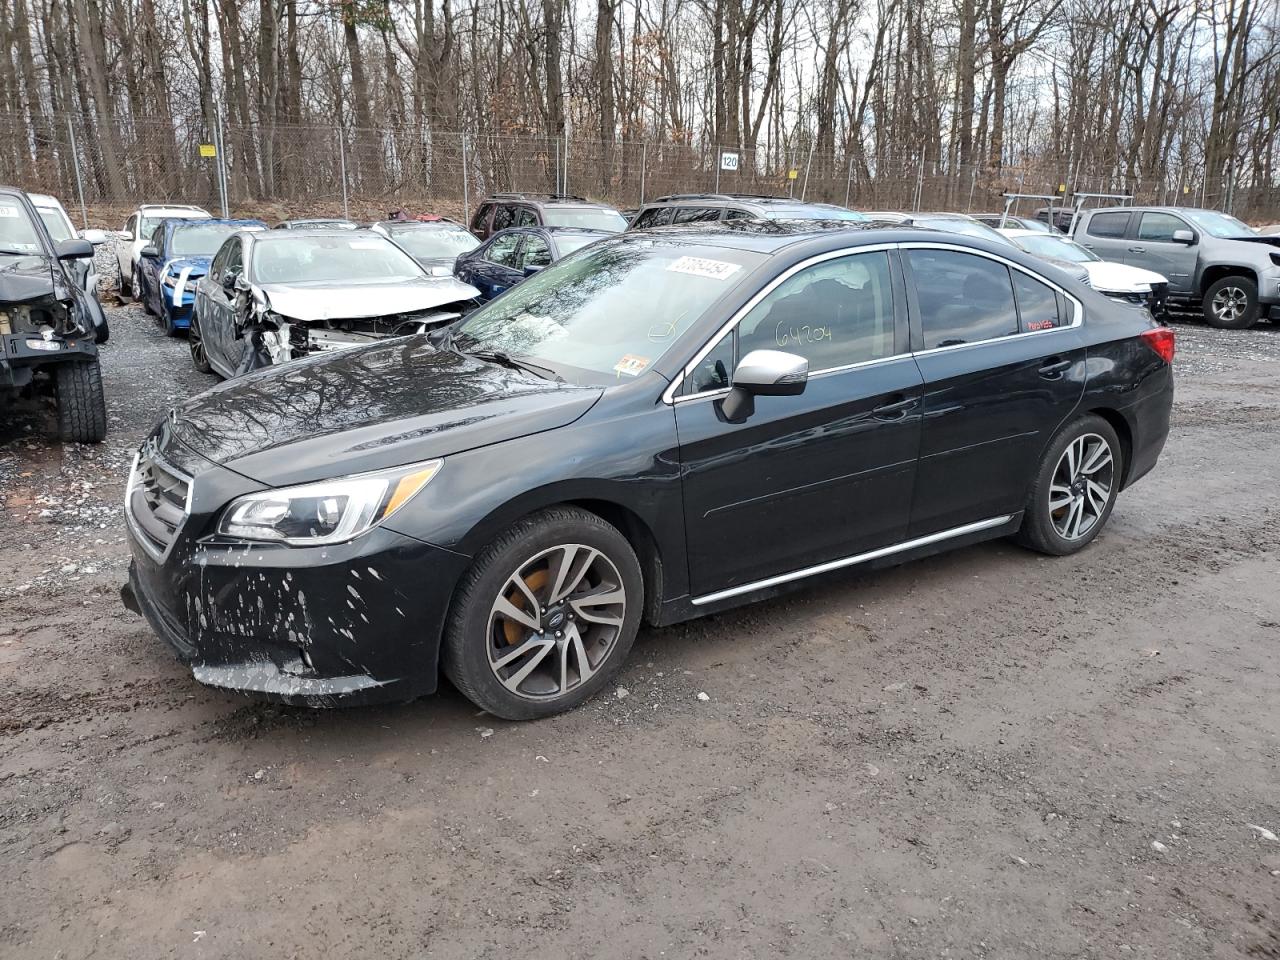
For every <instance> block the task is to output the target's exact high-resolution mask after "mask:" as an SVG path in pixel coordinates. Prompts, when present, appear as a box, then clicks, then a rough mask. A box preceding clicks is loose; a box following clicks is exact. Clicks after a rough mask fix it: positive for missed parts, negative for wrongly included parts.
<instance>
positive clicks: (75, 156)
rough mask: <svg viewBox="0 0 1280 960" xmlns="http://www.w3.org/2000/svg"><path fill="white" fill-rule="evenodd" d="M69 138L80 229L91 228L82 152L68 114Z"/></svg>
mask: <svg viewBox="0 0 1280 960" xmlns="http://www.w3.org/2000/svg"><path fill="white" fill-rule="evenodd" d="M67 137H68V138H69V140H70V143H71V166H72V168H73V169H74V170H75V172H76V193H77V194H79V196H80V227H81V229H86V228H87V227H88V226H89V212H88V211H87V210H86V209H85V206H84V183H83V181H82V180H81V179H80V151H79V150H77V149H76V133H75V130H74V129H72V126H71V114H67Z"/></svg>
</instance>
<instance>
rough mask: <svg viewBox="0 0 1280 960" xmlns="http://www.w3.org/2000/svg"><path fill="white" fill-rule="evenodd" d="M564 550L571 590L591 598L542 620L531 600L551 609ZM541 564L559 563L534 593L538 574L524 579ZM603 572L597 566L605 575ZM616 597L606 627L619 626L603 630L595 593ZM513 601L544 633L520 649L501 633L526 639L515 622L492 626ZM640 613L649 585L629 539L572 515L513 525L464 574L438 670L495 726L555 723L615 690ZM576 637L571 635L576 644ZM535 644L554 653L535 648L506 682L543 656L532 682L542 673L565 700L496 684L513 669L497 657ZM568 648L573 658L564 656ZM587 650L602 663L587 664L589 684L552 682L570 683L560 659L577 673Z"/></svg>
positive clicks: (541, 516)
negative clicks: (551, 719)
mask: <svg viewBox="0 0 1280 960" xmlns="http://www.w3.org/2000/svg"><path fill="white" fill-rule="evenodd" d="M575 548H576V549H575ZM582 548H587V550H588V551H598V557H595V558H593V559H590V562H585V561H586V560H587V559H588V558H592V557H593V554H592V553H590V552H586V553H584V552H582ZM565 549H574V550H575V552H573V553H569V554H564V556H565V557H566V558H567V561H566V562H565V563H564V564H563V566H564V567H567V568H568V576H567V577H566V578H565V579H566V582H567V581H569V580H574V581H575V582H576V583H580V584H582V585H583V586H584V587H585V588H586V589H583V590H582V591H581V592H579V591H578V590H574V591H572V592H571V593H570V594H569V596H568V597H567V598H566V599H565V600H564V601H562V602H561V603H559V604H551V605H550V606H549V608H548V612H547V613H543V614H542V616H541V617H539V616H538V613H539V611H536V610H534V611H528V606H529V600H528V599H526V598H528V597H529V595H530V592H532V593H535V594H540V596H539V597H538V599H539V600H541V601H544V602H545V601H546V600H548V599H550V598H551V593H552V591H553V590H554V589H555V587H556V582H555V581H556V580H557V579H558V578H557V576H556V568H555V567H553V564H554V563H555V562H556V559H558V558H559V555H558V554H557V552H558V551H563V550H565ZM543 557H552V558H554V559H549V560H548V566H547V570H546V572H545V573H544V574H543V575H542V577H541V578H540V579H539V582H538V583H537V584H536V585H535V583H534V581H535V577H536V576H537V574H536V572H535V573H534V574H533V575H526V571H527V570H529V569H530V568H531V566H533V565H536V564H537V563H539V562H540V560H541V558H543ZM580 563H581V564H583V572H582V574H580V575H579V576H578V577H577V578H574V576H573V573H574V570H575V568H576V567H577V566H578V565H579V564H580ZM596 564H599V567H598V568H597V566H596ZM598 569H599V570H604V571H608V575H607V577H599V578H598V579H599V582H598V583H596V584H594V585H593V584H591V583H590V582H589V581H590V580H591V579H592V578H593V577H595V576H596V573H597V570H598ZM615 575H616V576H615ZM516 577H520V578H521V580H522V582H523V583H524V584H525V585H526V586H528V587H529V591H525V592H523V593H521V592H520V591H517V590H516V589H515V588H514V586H513V584H514V581H515V578H516ZM615 580H616V583H615V582H614V581H615ZM619 588H620V590H621V591H622V594H623V599H622V600H621V601H618V602H614V603H611V604H609V606H610V609H609V610H608V611H607V618H608V619H609V620H617V621H618V622H617V623H610V624H608V625H604V626H602V625H601V624H602V623H604V622H605V619H604V617H601V619H596V617H597V616H600V615H601V614H605V613H606V611H604V610H603V608H602V607H599V606H596V605H595V604H592V603H589V602H588V601H589V600H590V598H591V597H592V595H593V593H592V592H593V591H596V593H595V595H597V596H604V595H606V594H608V595H610V596H616V595H617V590H618V589H619ZM508 591H510V592H508ZM609 591H613V592H612V593H610V592H609ZM575 596H576V597H578V598H579V599H578V600H577V601H573V598H574V597H575ZM512 597H514V598H515V600H514V602H515V603H516V605H517V607H518V608H519V610H520V612H525V611H528V612H532V613H533V614H534V616H535V618H536V619H538V621H539V624H540V626H541V627H542V628H543V629H544V631H545V633H536V630H537V628H533V627H530V628H528V633H527V635H526V636H525V637H524V638H523V639H513V638H512V634H511V633H510V632H501V631H507V630H509V629H510V628H515V630H516V631H519V630H520V629H522V628H520V626H519V625H518V624H517V623H516V621H514V620H511V619H510V618H507V619H506V620H495V617H502V614H501V613H499V604H501V603H503V602H504V601H506V603H507V605H508V607H509V605H510V603H511V601H510V600H509V599H507V598H512ZM571 601H573V602H571ZM584 608H585V609H593V610H594V611H595V613H594V614H592V616H591V617H588V616H587V614H585V613H584V612H583V611H584ZM618 608H620V609H618ZM643 609H644V577H643V575H642V574H641V571H640V564H639V561H637V559H636V555H635V551H634V550H632V548H631V544H630V543H628V542H627V539H626V538H625V537H624V536H623V535H622V534H621V533H619V532H618V530H617V529H615V528H614V527H613V526H611V525H610V524H608V523H606V522H605V521H604V520H602V519H601V518H600V517H598V516H596V515H595V514H593V513H588V512H587V511H585V510H580V509H577V508H575V507H552V508H549V509H546V510H542V511H539V512H538V513H535V514H532V515H530V516H528V517H525V518H524V519H522V520H520V521H518V522H516V523H515V524H513V525H512V526H511V527H510V528H509V529H508V530H507V531H506V532H504V533H503V534H501V535H500V536H499V537H498V538H497V539H496V540H494V541H493V542H492V543H490V544H489V545H488V546H486V547H485V548H484V549H483V550H481V551H480V552H479V554H478V555H477V556H476V558H475V560H474V562H473V563H472V564H471V567H470V568H469V569H468V570H467V572H466V573H465V574H463V577H462V579H461V581H460V582H459V584H458V587H457V590H456V591H455V592H454V597H453V603H452V605H451V606H450V609H449V615H448V618H447V620H446V623H445V630H444V643H443V647H442V650H441V666H442V668H443V670H444V673H445V675H446V676H447V677H448V678H449V679H450V680H451V681H453V684H454V686H456V687H457V688H458V689H459V690H460V691H461V692H462V693H463V695H464V696H466V697H467V699H468V700H470V701H471V702H473V703H475V704H476V705H477V706H480V707H483V708H484V709H485V710H487V711H489V712H490V713H492V714H493V715H494V716H497V717H502V718H503V719H505V720H533V719H537V718H539V717H548V716H551V715H553V714H557V713H561V712H563V711H565V710H571V709H572V708H574V707H576V706H578V704H580V703H582V702H583V701H585V700H587V699H589V698H590V697H592V696H594V695H595V694H596V693H597V692H599V691H600V690H601V689H602V688H604V687H605V686H607V685H608V684H609V682H610V681H611V680H612V679H613V677H614V676H615V675H616V674H617V672H618V671H619V670H620V669H621V668H622V665H623V663H624V662H625V661H626V658H627V654H628V652H629V651H630V649H631V644H632V643H633V642H634V640H635V637H636V631H637V630H638V629H639V627H640V618H641V612H642V610H643ZM574 613H576V614H577V617H576V620H575V618H574V617H573V616H572V614H574ZM566 618H567V619H566ZM499 624H500V627H498V625H499ZM561 624H563V626H564V627H565V630H564V634H565V639H564V640H557V639H556V637H555V633H556V629H555V628H556V627H557V626H559V625H561ZM496 627H497V628H496ZM570 630H573V631H574V633H572V634H571V633H570ZM579 630H581V632H578V631H579ZM535 634H536V636H535ZM611 634H612V635H611ZM610 635H611V636H610ZM571 636H581V637H582V640H581V642H580V643H579V644H577V645H575V644H574V643H572V642H571V641H570V639H569V637H571ZM503 644H507V645H508V646H504V645H503ZM530 644H543V645H546V646H548V649H547V650H545V651H544V650H543V649H542V647H540V646H535V647H534V648H533V650H532V652H531V653H530V654H529V655H528V656H527V658H521V659H518V660H515V661H513V662H512V664H511V666H510V668H509V672H508V675H507V676H508V682H511V680H512V679H513V675H515V674H518V673H519V671H520V669H521V668H523V667H524V666H525V665H526V664H527V663H529V662H530V660H532V659H534V657H535V656H538V655H539V654H540V655H541V659H540V660H539V661H538V667H537V668H536V669H535V670H534V671H533V674H530V675H529V678H530V679H534V680H537V679H540V678H541V674H540V671H542V670H544V669H545V670H547V671H550V674H551V679H549V680H547V682H548V683H550V684H551V685H552V686H554V687H556V688H557V690H558V691H559V692H551V693H549V694H535V693H528V692H526V693H518V692H514V691H513V690H512V689H509V688H508V687H507V686H506V685H504V683H503V681H502V680H500V679H499V676H498V674H499V670H501V669H508V668H506V667H499V666H495V663H494V657H495V656H496V657H497V658H498V659H501V658H502V657H504V656H510V655H511V654H514V653H515V652H516V651H517V650H518V649H519V648H520V647H521V646H526V645H530ZM597 644H600V646H599V647H597ZM566 647H567V648H568V653H565V652H564V648H566ZM575 647H576V649H575ZM581 650H587V651H592V650H596V651H597V652H599V653H600V657H599V659H598V660H597V661H596V662H595V663H594V664H590V666H591V668H592V670H593V672H592V673H591V674H590V675H589V676H588V677H587V679H586V680H585V681H583V680H581V679H580V676H581V673H582V671H581V670H575V675H576V676H577V677H579V679H578V680H577V681H576V682H574V681H570V682H568V683H565V684H564V685H563V686H561V683H560V681H559V680H557V679H555V677H556V676H557V675H558V676H560V677H563V676H565V675H566V674H565V670H564V668H563V667H560V666H559V658H560V657H561V656H565V657H571V658H572V659H573V660H574V662H575V663H577V662H578V656H579V653H578V651H581ZM589 661H590V657H589V656H588V662H589ZM535 674H538V676H535ZM528 682H529V680H528V679H526V680H523V681H516V683H515V686H516V687H519V686H520V685H521V684H522V683H528ZM566 691H567V692H566Z"/></svg>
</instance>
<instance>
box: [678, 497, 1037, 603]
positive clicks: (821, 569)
mask: <svg viewBox="0 0 1280 960" xmlns="http://www.w3.org/2000/svg"><path fill="white" fill-rule="evenodd" d="M1013 517H1014V515H1013V514H1012V513H1008V514H1005V515H1004V516H1002V517H991V518H990V519H988V520H979V521H978V522H977V523H966V524H964V525H963V526H959V527H952V528H951V529H950V530H942V531H940V532H938V533H931V534H929V535H928V536H925V537H916V538H915V539H914V540H904V541H902V542H901V543H895V544H893V545H891V546H888V547H880V548H879V549H877V550H868V551H867V552H866V553H857V554H854V555H853V556H851V557H843V558H842V559H840V560H828V561H827V562H826V563H818V564H814V565H813V566H812V567H804V568H802V569H800V570H793V571H791V572H790V573H781V574H778V575H777V576H776V577H766V578H765V579H763V580H756V581H753V582H752V583H744V584H741V585H739V586H736V587H728V588H727V589H724V590H717V591H716V592H715V593H708V594H704V595H703V596H701V597H695V598H694V599H693V601H692V603H693V605H694V606H695V607H701V606H705V605H706V604H709V603H718V602H719V601H721V600H728V599H729V598H730V597H737V596H741V595H742V594H744V593H754V592H755V591H756V590H766V589H768V588H769V587H776V586H779V585H780V584H784V583H791V582H792V581H795V580H803V579H805V578H806V577H812V576H817V575H818V574H820V573H830V572H831V571H833V570H841V569H843V568H845V567H852V566H855V565H857V564H860V563H867V562H868V561H871V560H878V559H880V558H881V557H889V556H892V555H893V554H895V553H905V552H906V551H908V550H914V549H916V548H917V547H927V546H929V545H930V544H934V543H940V542H941V541H943V540H952V539H954V538H956V537H963V536H965V535H967V534H970V533H981V532H982V531H983V530H993V529H995V528H996V527H999V526H1002V525H1004V524H1006V523H1008V522H1009V521H1010V520H1012V519H1013Z"/></svg>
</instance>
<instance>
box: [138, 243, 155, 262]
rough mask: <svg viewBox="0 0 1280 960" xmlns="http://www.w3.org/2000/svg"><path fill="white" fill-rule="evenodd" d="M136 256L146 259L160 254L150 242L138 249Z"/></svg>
mask: <svg viewBox="0 0 1280 960" xmlns="http://www.w3.org/2000/svg"><path fill="white" fill-rule="evenodd" d="M138 256H140V257H145V258H146V259H148V260H154V259H155V258H156V257H158V256H160V251H159V250H157V249H156V248H155V247H153V246H151V245H150V244H147V245H146V246H145V247H143V248H142V249H141V250H139V251H138Z"/></svg>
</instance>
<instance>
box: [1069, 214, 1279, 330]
mask: <svg viewBox="0 0 1280 960" xmlns="http://www.w3.org/2000/svg"><path fill="white" fill-rule="evenodd" d="M1073 236H1074V238H1075V240H1076V241H1077V242H1078V243H1080V244H1081V245H1082V246H1085V247H1088V248H1089V249H1090V250H1092V251H1093V252H1094V253H1096V254H1097V255H1098V256H1100V257H1102V258H1103V259H1104V260H1117V261H1119V262H1121V263H1127V264H1130V265H1132V266H1135V267H1142V268H1144V269H1147V270H1154V271H1155V272H1156V273H1162V274H1164V275H1165V276H1166V277H1168V278H1169V298H1170V300H1171V301H1174V302H1177V301H1181V302H1182V303H1184V304H1188V305H1194V306H1198V307H1199V308H1200V309H1202V310H1203V311H1204V317H1205V320H1206V321H1207V322H1208V323H1209V324H1210V325H1211V326H1214V327H1220V328H1223V329H1227V330H1243V329H1245V328H1246V327H1251V326H1253V324H1254V323H1256V322H1257V321H1258V320H1259V319H1261V318H1263V317H1269V318H1270V319H1271V320H1280V237H1263V236H1259V235H1258V234H1257V233H1255V232H1254V231H1253V230H1251V229H1250V228H1249V227H1248V226H1246V225H1245V224H1244V223H1242V222H1240V221H1239V220H1237V219H1236V218H1235V217H1232V216H1228V215H1227V214H1225V213H1221V212H1219V211H1217V210H1200V209H1196V208H1194V207H1108V208H1105V209H1101V210H1086V211H1084V212H1083V213H1081V214H1080V217H1079V219H1078V220H1077V222H1076V227H1075V232H1074V234H1073Z"/></svg>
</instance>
